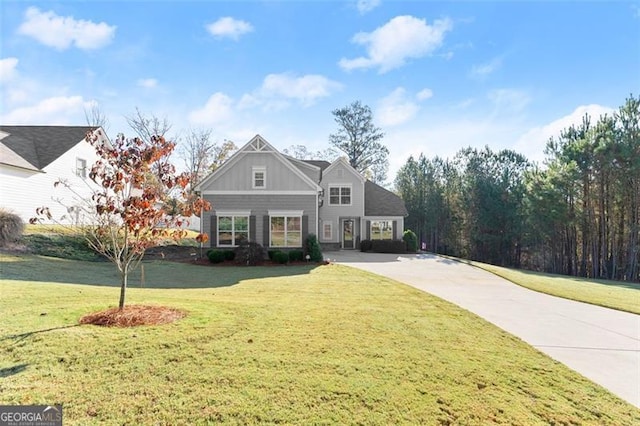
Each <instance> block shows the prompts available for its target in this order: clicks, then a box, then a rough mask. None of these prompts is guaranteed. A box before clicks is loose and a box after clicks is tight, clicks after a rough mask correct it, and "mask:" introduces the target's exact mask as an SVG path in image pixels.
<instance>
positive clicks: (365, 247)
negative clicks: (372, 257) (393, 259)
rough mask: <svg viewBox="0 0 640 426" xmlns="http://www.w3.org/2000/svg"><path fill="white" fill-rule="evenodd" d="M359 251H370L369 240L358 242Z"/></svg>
mask: <svg viewBox="0 0 640 426" xmlns="http://www.w3.org/2000/svg"><path fill="white" fill-rule="evenodd" d="M360 251H362V252H365V251H371V240H362V241H360Z"/></svg>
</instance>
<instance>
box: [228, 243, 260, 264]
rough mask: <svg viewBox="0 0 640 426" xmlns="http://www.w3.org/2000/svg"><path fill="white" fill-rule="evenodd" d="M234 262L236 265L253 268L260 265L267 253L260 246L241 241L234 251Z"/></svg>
mask: <svg viewBox="0 0 640 426" xmlns="http://www.w3.org/2000/svg"><path fill="white" fill-rule="evenodd" d="M235 255H236V258H235V261H236V263H237V264H238V265H247V266H255V265H259V264H260V263H262V261H263V260H264V259H265V257H266V255H267V253H266V251H265V249H264V247H262V246H261V245H260V244H258V243H255V242H253V241H242V242H241V243H240V245H239V246H238V247H236V250H235Z"/></svg>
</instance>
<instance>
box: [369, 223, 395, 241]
mask: <svg viewBox="0 0 640 426" xmlns="http://www.w3.org/2000/svg"><path fill="white" fill-rule="evenodd" d="M374 222H391V239H394V238H395V235H393V222H394V220H393V219H372V220H371V221H369V238H370V239H371V240H374V239H376V240H382V238H373V223H374Z"/></svg>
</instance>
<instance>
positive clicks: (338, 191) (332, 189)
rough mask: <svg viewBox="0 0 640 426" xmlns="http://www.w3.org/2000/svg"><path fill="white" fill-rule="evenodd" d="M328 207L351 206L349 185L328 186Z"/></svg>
mask: <svg viewBox="0 0 640 426" xmlns="http://www.w3.org/2000/svg"><path fill="white" fill-rule="evenodd" d="M329 205H330V206H350V205H351V185H330V186H329Z"/></svg>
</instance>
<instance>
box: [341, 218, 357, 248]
mask: <svg viewBox="0 0 640 426" xmlns="http://www.w3.org/2000/svg"><path fill="white" fill-rule="evenodd" d="M354 222H355V221H354V220H353V219H345V220H343V221H342V248H345V249H352V248H355V247H356V237H355V235H354V232H353V231H354Z"/></svg>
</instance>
